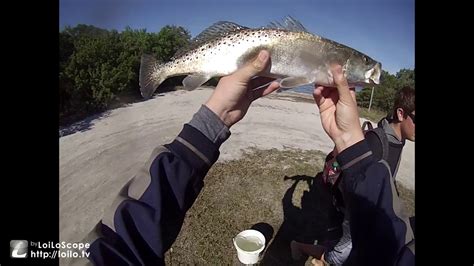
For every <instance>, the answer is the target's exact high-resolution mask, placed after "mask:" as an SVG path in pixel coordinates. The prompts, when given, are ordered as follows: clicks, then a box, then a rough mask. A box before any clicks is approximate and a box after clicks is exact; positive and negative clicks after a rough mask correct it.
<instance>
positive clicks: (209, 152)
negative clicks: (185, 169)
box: [164, 124, 219, 171]
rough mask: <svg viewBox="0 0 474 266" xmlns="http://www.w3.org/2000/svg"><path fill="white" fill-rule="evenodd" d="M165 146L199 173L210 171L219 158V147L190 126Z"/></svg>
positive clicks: (186, 126) (185, 127) (185, 126)
mask: <svg viewBox="0 0 474 266" xmlns="http://www.w3.org/2000/svg"><path fill="white" fill-rule="evenodd" d="M164 146H165V147H166V148H168V149H169V150H171V151H173V152H175V153H176V154H178V155H179V156H180V157H181V158H183V159H184V160H185V161H187V162H188V163H190V164H191V166H192V167H193V168H195V169H196V170H198V171H208V170H209V168H210V167H211V166H212V165H213V164H214V163H215V162H216V161H217V158H219V146H218V145H216V144H215V143H213V142H212V141H210V140H209V139H208V138H207V137H206V136H205V135H204V134H202V133H201V131H199V130H197V129H196V128H194V127H192V126H190V125H188V124H185V125H184V127H183V130H181V132H180V133H179V135H178V136H177V137H176V138H175V139H174V140H173V142H171V143H170V144H166V145H164Z"/></svg>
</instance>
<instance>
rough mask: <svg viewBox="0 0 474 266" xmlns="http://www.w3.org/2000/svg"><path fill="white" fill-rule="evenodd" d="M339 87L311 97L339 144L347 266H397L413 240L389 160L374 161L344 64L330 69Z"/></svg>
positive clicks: (323, 121) (327, 129) (318, 92)
mask: <svg viewBox="0 0 474 266" xmlns="http://www.w3.org/2000/svg"><path fill="white" fill-rule="evenodd" d="M331 71H332V74H333V77H334V83H335V84H336V85H337V88H329V87H322V86H318V87H316V88H315V90H314V92H313V95H314V99H315V102H316V105H317V106H318V108H319V112H320V118H321V124H322V126H323V128H324V130H325V131H326V133H327V134H328V136H329V137H330V138H331V139H332V140H333V141H334V144H335V145H336V151H337V152H338V155H337V157H336V159H337V161H338V163H339V166H340V167H341V170H342V172H341V176H340V178H341V179H342V182H343V183H342V185H343V190H344V200H345V203H346V206H347V209H348V211H349V222H350V228H351V235H352V251H351V254H350V255H349V258H348V259H347V261H346V263H345V264H347V265H393V263H394V262H395V260H396V258H397V255H398V254H399V251H400V250H401V249H402V247H403V246H404V245H405V243H408V242H409V241H410V240H411V238H412V235H411V230H410V229H408V227H407V223H406V222H405V221H403V219H401V218H400V216H399V213H400V202H399V201H398V200H399V199H398V196H397V195H396V192H395V187H394V184H393V180H392V179H391V178H390V167H389V166H388V165H387V164H386V162H376V161H375V160H374V157H373V154H372V151H371V150H370V149H369V146H368V143H367V141H366V140H365V139H364V135H363V133H362V129H361V127H360V122H359V114H358V110H357V102H356V97H355V93H354V91H353V90H351V89H350V88H349V86H348V84H347V80H346V79H345V77H344V75H343V70H342V67H341V66H335V67H333V68H332V70H331Z"/></svg>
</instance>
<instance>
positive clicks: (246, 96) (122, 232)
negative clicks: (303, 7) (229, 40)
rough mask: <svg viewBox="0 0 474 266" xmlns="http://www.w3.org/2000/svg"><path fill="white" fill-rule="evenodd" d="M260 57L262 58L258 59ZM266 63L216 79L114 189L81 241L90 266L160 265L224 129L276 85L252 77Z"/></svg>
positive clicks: (223, 136)
mask: <svg viewBox="0 0 474 266" xmlns="http://www.w3.org/2000/svg"><path fill="white" fill-rule="evenodd" d="M262 55H263V57H262ZM268 63H269V54H268V52H267V51H262V52H260V54H259V57H258V59H255V60H253V62H250V63H249V64H246V65H245V66H243V67H242V68H241V69H239V70H237V71H236V72H235V73H234V74H232V75H230V76H227V77H224V78H222V79H221V80H220V81H219V84H218V85H217V87H216V89H215V91H214V92H213V94H212V96H211V97H210V99H209V100H208V102H206V104H205V105H203V106H202V107H201V109H200V110H199V111H198V112H197V113H196V114H195V115H194V117H193V118H192V120H191V121H190V122H189V123H188V124H185V125H184V127H183V130H182V131H181V133H179V135H178V136H177V137H176V138H175V139H174V141H173V142H172V143H170V144H167V145H164V146H160V147H158V148H156V149H155V150H154V151H153V153H152V155H151V156H150V159H149V160H148V162H147V163H146V164H145V165H144V166H143V167H142V168H141V169H140V171H139V172H138V174H137V175H136V176H135V177H133V178H132V179H131V180H130V181H129V182H128V183H127V184H126V185H125V186H124V187H123V188H122V190H121V191H120V193H119V195H118V196H117V197H116V199H115V201H114V203H113V204H112V206H111V207H110V208H109V209H108V210H106V211H105V215H104V217H103V219H102V220H101V221H100V222H99V223H98V224H97V226H96V227H95V228H94V230H93V231H92V232H91V233H90V234H89V235H88V236H87V237H86V239H85V240H84V241H83V242H87V243H90V247H89V249H88V250H87V252H89V254H90V255H89V260H90V261H91V262H93V263H94V264H96V265H162V264H164V253H165V252H166V251H167V250H168V249H169V248H170V247H171V245H172V244H173V242H174V241H175V239H176V237H177V236H178V233H179V231H180V229H181V226H182V224H183V220H184V217H185V214H186V211H187V210H188V209H189V208H190V207H191V206H192V204H193V203H194V201H195V199H196V198H197V196H198V195H199V192H200V191H201V189H202V187H203V184H204V182H203V180H204V177H205V175H206V174H207V172H208V170H209V169H210V167H211V166H212V164H213V163H214V162H215V161H216V160H217V158H218V156H219V146H220V145H221V144H222V142H224V141H225V140H226V139H227V138H228V137H229V135H230V132H229V128H230V127H231V126H232V125H233V124H235V123H236V122H238V121H239V120H241V119H242V118H243V116H244V115H245V113H246V112H247V110H248V108H249V106H250V104H251V102H252V101H254V100H255V99H257V98H259V97H262V96H265V95H267V94H269V93H271V92H273V91H275V90H276V89H278V88H279V86H278V83H276V82H274V83H271V84H269V85H268V86H264V87H262V88H261V89H258V90H254V88H257V87H260V86H261V85H264V84H266V83H268V82H269V81H271V79H268V78H256V79H252V77H254V76H256V75H258V74H259V73H260V72H261V71H262V70H264V68H265V67H266V66H267V64H268Z"/></svg>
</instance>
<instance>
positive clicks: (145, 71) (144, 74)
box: [139, 54, 166, 99]
mask: <svg viewBox="0 0 474 266" xmlns="http://www.w3.org/2000/svg"><path fill="white" fill-rule="evenodd" d="M162 66H163V65H162V64H160V63H158V61H157V60H156V59H155V58H154V57H153V56H152V55H148V54H144V55H142V59H141V63H140V77H139V83H140V92H141V94H142V97H143V98H145V99H148V98H150V97H151V95H153V92H155V90H156V88H158V86H159V85H160V84H161V83H162V82H163V81H164V80H165V79H166V77H165V78H163V77H162V75H161V74H162Z"/></svg>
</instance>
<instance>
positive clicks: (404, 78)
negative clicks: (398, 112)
mask: <svg viewBox="0 0 474 266" xmlns="http://www.w3.org/2000/svg"><path fill="white" fill-rule="evenodd" d="M382 67H383V63H382ZM405 86H410V87H412V88H413V89H414V88H415V70H414V69H413V70H412V69H401V70H399V71H398V72H397V73H396V74H395V75H392V74H390V73H388V72H387V71H384V70H382V75H381V77H380V84H379V85H377V86H376V87H375V89H374V96H373V98H372V107H371V108H375V109H379V110H381V111H384V112H386V113H387V114H388V113H391V112H392V108H393V101H394V99H395V94H396V92H397V91H398V90H400V89H401V88H403V87H405ZM371 93H372V87H367V88H364V89H362V90H361V91H360V92H358V93H357V104H358V105H359V106H360V107H369V103H370V95H371Z"/></svg>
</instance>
